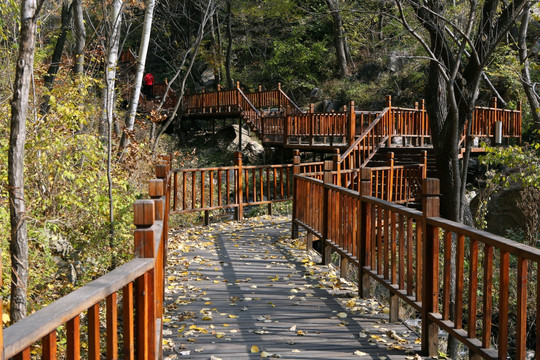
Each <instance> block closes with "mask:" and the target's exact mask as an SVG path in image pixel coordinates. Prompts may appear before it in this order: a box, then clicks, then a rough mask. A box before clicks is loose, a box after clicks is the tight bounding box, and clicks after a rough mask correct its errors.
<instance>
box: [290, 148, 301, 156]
mask: <svg viewBox="0 0 540 360" xmlns="http://www.w3.org/2000/svg"><path fill="white" fill-rule="evenodd" d="M292 153H293V156H300V150H298V149H294V150H293V151H292Z"/></svg>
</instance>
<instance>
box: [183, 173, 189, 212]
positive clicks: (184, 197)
mask: <svg viewBox="0 0 540 360" xmlns="http://www.w3.org/2000/svg"><path fill="white" fill-rule="evenodd" d="M187 196H188V195H187V173H186V172H184V171H182V210H186V209H187Z"/></svg>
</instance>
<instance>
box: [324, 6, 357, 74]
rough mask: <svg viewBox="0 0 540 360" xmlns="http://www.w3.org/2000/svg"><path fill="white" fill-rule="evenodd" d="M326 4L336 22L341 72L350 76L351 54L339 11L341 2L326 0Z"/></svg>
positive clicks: (335, 28) (335, 36)
mask: <svg viewBox="0 0 540 360" xmlns="http://www.w3.org/2000/svg"><path fill="white" fill-rule="evenodd" d="M326 5H327V6H328V10H329V11H330V15H332V20H333V23H334V46H335V47H336V56H337V62H338V68H339V72H340V73H341V75H342V76H349V75H351V70H350V64H349V59H350V54H349V49H348V45H347V39H346V37H345V31H344V29H343V19H342V18H341V13H340V12H339V11H340V10H339V3H338V2H337V1H336V0H326Z"/></svg>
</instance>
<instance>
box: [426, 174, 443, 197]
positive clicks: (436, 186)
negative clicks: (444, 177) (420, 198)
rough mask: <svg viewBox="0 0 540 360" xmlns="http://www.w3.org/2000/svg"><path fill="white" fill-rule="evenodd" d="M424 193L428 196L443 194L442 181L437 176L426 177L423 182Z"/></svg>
mask: <svg viewBox="0 0 540 360" xmlns="http://www.w3.org/2000/svg"><path fill="white" fill-rule="evenodd" d="M422 189H423V193H424V195H426V196H430V195H431V196H437V195H440V194H441V183H440V181H439V179H436V178H426V179H424V181H423V182H422Z"/></svg>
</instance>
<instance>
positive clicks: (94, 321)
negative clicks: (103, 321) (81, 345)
mask: <svg viewBox="0 0 540 360" xmlns="http://www.w3.org/2000/svg"><path fill="white" fill-rule="evenodd" d="M87 316H88V359H89V360H99V359H100V358H101V353H100V352H101V347H100V344H99V328H100V321H99V303H97V304H95V305H94V306H92V307H91V308H90V309H88V313H87ZM55 345H56V344H55Z"/></svg>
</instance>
